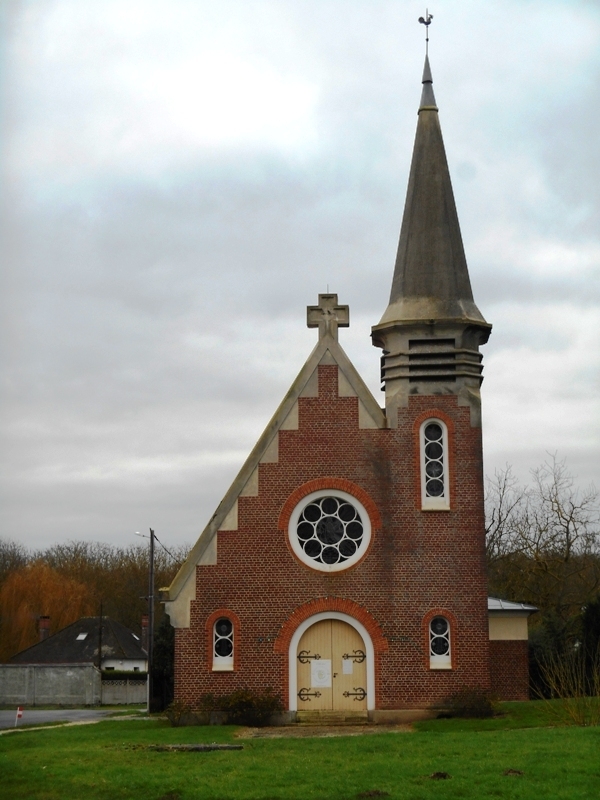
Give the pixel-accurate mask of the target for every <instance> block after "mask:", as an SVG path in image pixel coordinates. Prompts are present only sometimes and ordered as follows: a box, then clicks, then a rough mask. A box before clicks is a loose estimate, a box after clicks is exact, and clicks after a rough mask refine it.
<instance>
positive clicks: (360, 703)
mask: <svg viewBox="0 0 600 800" xmlns="http://www.w3.org/2000/svg"><path fill="white" fill-rule="evenodd" d="M296 658H297V661H298V664H297V667H298V683H297V687H298V710H299V711H331V710H333V711H363V710H366V708H367V653H366V648H365V643H364V642H363V640H362V637H361V635H360V633H359V632H358V631H357V630H356V629H355V628H353V627H352V626H351V625H348V623H347V622H342V621H341V620H339V619H325V620H322V621H321V622H315V624H314V625H311V627H310V628H308V630H306V631H305V632H304V634H303V635H302V637H301V639H300V642H299V644H298V652H297V654H296Z"/></svg>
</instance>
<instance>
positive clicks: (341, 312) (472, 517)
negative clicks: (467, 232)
mask: <svg viewBox="0 0 600 800" xmlns="http://www.w3.org/2000/svg"><path fill="white" fill-rule="evenodd" d="M422 83H423V89H422V96H421V102H420V106H419V109H418V124H417V132H416V139H415V144H414V151H413V156H412V166H411V171H410V178H409V183H408V191H407V197H406V204H405V208H404V217H403V221H402V226H401V231H400V241H399V246H398V255H397V259H396V264H395V268H394V273H393V279H392V289H391V295H390V299H389V303H388V305H387V307H386V308H385V309H384V313H383V316H382V317H381V320H380V321H379V322H377V324H375V325H374V326H373V328H372V334H371V336H372V341H373V344H374V345H375V346H376V347H377V348H380V349H381V351H382V353H381V379H382V383H383V388H384V390H385V406H384V407H383V408H381V407H380V406H379V404H378V402H377V401H376V400H375V398H374V397H373V395H372V394H371V392H370V391H369V389H368V388H367V386H366V384H365V383H364V381H363V379H362V378H361V376H360V375H359V374H358V372H357V370H356V369H355V367H354V366H353V364H352V363H351V361H350V359H349V358H348V356H347V355H346V353H345V352H344V350H343V349H342V347H341V345H340V344H339V341H338V332H339V328H344V327H348V325H349V324H350V314H349V308H348V306H346V305H343V304H341V303H339V302H338V296H337V295H336V294H329V293H328V294H320V295H319V302H318V304H317V305H314V306H309V307H308V313H307V324H308V327H310V328H316V329H318V341H317V344H316V347H315V349H314V350H313V352H312V353H311V355H310V356H309V357H308V360H307V361H306V363H305V364H304V365H303V366H302V368H301V369H300V372H299V374H298V376H297V378H296V380H295V381H294V383H293V384H292V386H291V388H290V390H289V391H288V393H287V395H286V396H285V397H284V399H283V401H282V403H281V405H280V406H279V408H278V409H277V411H276V412H275V415H274V417H273V418H272V420H271V422H270V423H269V424H268V426H267V428H266V430H265V431H264V433H263V435H262V436H261V437H260V439H259V440H258V442H257V444H256V446H255V448H254V449H253V450H252V452H251V453H250V455H249V457H248V459H247V461H246V463H245V464H244V466H243V467H242V469H241V471H240V473H239V474H238V476H237V478H236V479H235V480H234V482H233V484H232V485H231V487H230V489H229V490H228V492H227V493H226V495H225V497H224V499H223V500H222V502H221V504H220V505H219V506H218V508H217V510H216V512H215V514H214V516H213V517H212V519H211V520H210V522H209V523H208V525H207V526H206V528H205V530H204V531H203V532H202V534H201V536H200V537H199V539H198V541H197V542H196V544H195V545H194V547H193V549H192V551H191V553H190V555H189V558H188V559H187V561H186V562H185V564H184V565H183V566H182V568H181V569H180V571H179V573H178V574H177V576H176V577H175V579H174V580H173V582H172V584H171V585H170V586H169V587H168V588H167V589H166V590H164V600H165V606H166V610H167V613H168V614H169V615H170V620H171V624H172V625H173V626H174V628H175V698H176V699H177V700H181V701H184V702H186V703H189V704H191V705H192V706H194V705H197V704H198V700H199V698H200V696H201V695H202V694H203V693H205V692H211V693H214V694H216V695H219V694H224V693H228V692H231V691H233V690H235V689H240V688H242V687H248V688H250V689H253V690H256V691H261V690H264V689H266V688H267V687H268V688H271V689H272V690H274V691H275V692H276V693H278V694H279V695H280V697H281V700H282V702H283V704H284V707H285V709H286V711H287V715H288V719H290V720H293V719H302V718H304V719H318V718H320V717H321V718H322V717H323V715H327V718H331V714H332V713H333V714H338V715H342V716H344V717H345V718H349V717H352V716H353V717H361V718H364V717H366V716H368V717H369V718H370V719H372V720H373V721H383V722H385V721H393V720H401V719H411V718H415V717H418V716H420V715H423V714H428V713H432V712H431V710H432V709H433V708H435V707H439V705H440V704H443V702H444V699H445V698H447V697H448V696H450V695H452V694H453V693H455V692H457V691H458V690H460V689H461V688H463V687H476V688H480V689H483V690H492V691H494V692H496V693H498V694H499V695H500V696H501V697H504V698H506V699H526V698H527V696H528V661H527V617H528V615H529V614H531V613H533V611H535V609H534V608H533V607H531V606H525V605H523V604H519V603H517V604H512V603H504V602H502V601H498V600H496V599H494V598H490V599H488V596H487V578H486V566H485V533H484V531H485V521H484V497H483V456H482V435H481V424H482V417H481V397H480V385H481V382H482V380H483V376H482V371H483V365H482V354H481V352H480V347H481V346H482V345H484V344H485V343H486V342H487V340H488V337H489V335H490V332H491V325H490V324H489V323H488V322H487V321H486V320H485V319H484V317H483V315H482V314H481V312H480V310H479V309H478V307H477V305H476V304H475V301H474V299H473V294H472V290H471V283H470V279H469V273H468V268H467V262H466V258H465V253H464V248H463V243H462V238H461V232H460V227H459V222H458V216H457V212H456V207H455V202H454V196H453V191H452V185H451V180H450V173H449V170H448V164H447V161H446V155H445V150H444V144H443V140H442V134H441V128H440V123H439V116H438V108H437V105H436V101H435V97H434V93H433V86H432V77H431V70H430V66H429V60H428V59H426V61H425V69H424V74H423V81H422ZM382 305H383V304H382ZM240 390H243V387H240Z"/></svg>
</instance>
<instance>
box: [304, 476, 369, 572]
mask: <svg viewBox="0 0 600 800" xmlns="http://www.w3.org/2000/svg"><path fill="white" fill-rule="evenodd" d="M370 532H371V530H370V523H369V518H368V515H367V512H366V511H365V509H364V508H363V506H362V505H361V504H360V503H359V502H358V501H357V500H356V499H355V498H353V497H352V496H351V495H348V494H346V493H345V492H338V491H330V492H315V493H313V494H312V495H309V496H308V497H306V498H304V500H303V501H302V503H301V504H300V505H299V506H298V507H297V508H296V510H295V511H294V513H293V514H292V519H291V520H290V540H291V543H292V546H293V549H294V552H295V553H296V554H297V555H298V556H299V557H300V558H301V560H302V561H304V562H305V563H307V564H309V565H310V566H312V567H315V568H316V569H320V570H322V571H328V572H329V571H338V570H341V569H344V568H345V567H348V566H350V565H351V564H353V563H355V562H356V561H357V560H358V559H359V558H360V557H361V556H362V554H363V552H364V551H365V549H366V546H367V545H368V542H369V539H370Z"/></svg>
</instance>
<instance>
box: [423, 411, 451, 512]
mask: <svg viewBox="0 0 600 800" xmlns="http://www.w3.org/2000/svg"><path fill="white" fill-rule="evenodd" d="M421 508H422V509H423V510H433V511H440V510H442V511H443V510H448V509H449V508H450V490H449V480H448V429H447V428H446V426H445V424H444V423H443V422H442V421H441V420H439V419H428V420H426V421H425V422H424V423H423V424H422V425H421Z"/></svg>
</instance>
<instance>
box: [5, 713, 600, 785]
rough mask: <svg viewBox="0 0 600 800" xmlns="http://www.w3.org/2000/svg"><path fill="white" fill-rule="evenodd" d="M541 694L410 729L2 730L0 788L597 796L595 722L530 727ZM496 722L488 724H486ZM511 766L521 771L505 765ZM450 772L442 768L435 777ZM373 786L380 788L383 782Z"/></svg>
mask: <svg viewBox="0 0 600 800" xmlns="http://www.w3.org/2000/svg"><path fill="white" fill-rule="evenodd" d="M543 708H544V706H543V704H541V703H540V704H537V703H514V704H504V710H505V711H506V715H505V716H503V717H500V718H497V719H494V720H489V721H488V720H481V721H477V720H434V721H430V722H423V723H419V724H418V725H417V726H415V727H416V730H415V732H413V733H377V734H372V735H362V736H353V737H338V738H325V739H323V738H312V739H243V740H235V739H234V733H235V729H234V728H230V727H210V728H209V727H197V728H170V727H168V725H167V724H166V723H164V722H162V721H160V720H156V719H153V720H149V721H148V720H143V719H140V720H124V721H110V720H109V721H104V722H100V723H98V724H97V725H85V726H82V727H71V728H56V729H54V730H47V731H44V730H40V731H31V732H27V731H23V732H22V733H15V734H9V735H5V736H2V737H0V777H1V781H2V784H1V785H2V793H3V796H4V797H7V798H19V800H29V798H31V799H32V800H57V799H60V800H62V799H63V798H65V800H67V799H68V800H72V799H73V800H78V798H85V800H191V798H203V799H206V800H242V799H243V800H274V799H275V798H280V799H281V800H311V799H313V798H314V800H325V799H326V798H331V800H350V799H353V798H357V797H358V796H359V795H360V794H361V793H365V792H370V793H371V795H370V796H371V797H377V795H376V794H373V793H374V792H377V791H378V792H387V793H388V794H389V797H390V798H406V800H430V799H431V800H433V798H435V799H436V800H439V799H440V798H441V800H444V799H445V798H473V799H474V800H475V798H477V800H479V799H480V798H511V799H512V798H514V799H515V800H521V799H522V800H541V798H543V799H544V800H546V799H547V798H551V799H552V800H554V799H555V798H556V800H559V799H560V800H562V798H564V800H579V798H581V800H584V799H585V800H592V799H595V798H600V728H577V727H538V726H539V725H546V726H547V725H548V722H549V721H550V722H552V719H551V718H550V720H549V718H548V716H547V715H546V716H545V715H544V711H543ZM494 725H495V726H496V727H494ZM213 741H217V742H232V741H236V742H241V743H242V744H243V745H244V750H242V751H216V752H209V753H181V752H179V753H157V752H152V751H149V750H145V749H143V747H140V745H145V744H157V743H187V742H213ZM507 769H513V770H521V771H522V772H523V775H519V776H516V777H513V776H510V777H509V776H505V775H504V774H503V773H504V771H505V770H507ZM433 772H447V773H449V774H450V775H451V778H450V779H448V780H432V779H431V778H429V777H428V776H429V775H431V774H432V773H433ZM379 797H384V795H382V794H380V795H379Z"/></svg>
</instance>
